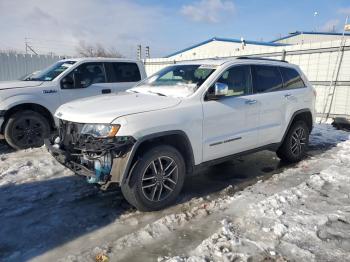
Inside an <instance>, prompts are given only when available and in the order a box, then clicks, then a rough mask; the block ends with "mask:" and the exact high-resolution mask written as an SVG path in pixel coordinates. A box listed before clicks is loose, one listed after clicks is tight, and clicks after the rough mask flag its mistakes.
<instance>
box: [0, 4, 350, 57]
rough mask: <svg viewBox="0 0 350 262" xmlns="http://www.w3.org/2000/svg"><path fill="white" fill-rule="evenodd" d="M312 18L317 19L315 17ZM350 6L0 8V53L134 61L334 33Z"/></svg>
mask: <svg viewBox="0 0 350 262" xmlns="http://www.w3.org/2000/svg"><path fill="white" fill-rule="evenodd" d="M315 12H318V15H316V16H315V15H314V13H315ZM346 15H350V0H293V1H290V0H192V1H184V0H176V1H175V0H163V1H160V0H159V1H155V0H128V1H126V0H80V1H72V0H60V1H52V0H0V49H16V50H19V51H22V52H23V51H24V50H25V44H24V41H25V38H26V37H27V38H28V42H29V43H30V45H31V46H32V47H33V49H34V50H35V51H37V52H39V53H49V52H54V53H56V54H61V55H64V54H66V55H74V54H75V53H76V46H77V45H78V44H79V42H80V41H84V42H85V43H87V44H95V43H100V44H102V45H103V46H106V47H113V48H116V49H117V50H118V51H119V52H120V53H122V54H123V55H124V56H126V57H135V54H136V45H137V44H142V46H146V45H149V46H150V49H151V56H152V57H159V56H164V55H167V54H169V53H172V52H174V51H177V50H180V49H182V48H185V47H188V46H190V45H192V44H196V43H198V42H201V41H204V40H206V39H209V38H211V37H214V36H217V37H229V38H236V39H240V38H241V37H244V38H245V39H246V40H264V41H270V40H272V39H274V38H277V37H279V36H280V35H286V34H287V33H288V32H293V31H296V30H299V31H312V30H315V29H316V30H318V31H328V30H330V29H332V28H335V29H336V30H338V31H340V30H341V29H342V27H343V23H344V20H345V17H346Z"/></svg>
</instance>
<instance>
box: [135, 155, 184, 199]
mask: <svg viewBox="0 0 350 262" xmlns="http://www.w3.org/2000/svg"><path fill="white" fill-rule="evenodd" d="M178 172H179V170H178V166H177V163H176V162H175V160H174V159H173V158H171V157H168V156H161V157H158V158H156V159H154V160H153V161H151V162H150V164H149V165H148V166H147V168H146V169H145V171H144V173H143V175H142V182H141V186H142V193H143V195H144V196H145V197H146V199H147V200H149V201H152V202H159V201H162V200H164V199H166V198H167V197H169V196H170V195H171V193H172V192H173V191H174V190H175V187H176V184H177V182H178Z"/></svg>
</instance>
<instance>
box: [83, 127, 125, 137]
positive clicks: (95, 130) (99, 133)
mask: <svg viewBox="0 0 350 262" xmlns="http://www.w3.org/2000/svg"><path fill="white" fill-rule="evenodd" d="M119 128H120V125H110V124H85V125H84V126H83V128H82V130H81V133H82V134H85V135H91V136H93V137H96V138H110V137H114V136H115V135H116V134H117V133H118V131H119Z"/></svg>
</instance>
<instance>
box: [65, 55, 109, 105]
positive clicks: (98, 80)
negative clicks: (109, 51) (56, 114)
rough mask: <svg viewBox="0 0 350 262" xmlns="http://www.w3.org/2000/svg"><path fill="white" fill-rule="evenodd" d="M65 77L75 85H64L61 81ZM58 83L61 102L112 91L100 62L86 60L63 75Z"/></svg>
mask: <svg viewBox="0 0 350 262" xmlns="http://www.w3.org/2000/svg"><path fill="white" fill-rule="evenodd" d="M66 79H69V80H75V85H66V86H64V85H63V83H62V82H63V81H65V80H66ZM60 84H61V89H60V94H61V104H64V103H67V102H69V101H72V100H76V99H79V98H85V97H91V96H96V95H101V94H111V93H112V92H113V90H112V88H111V86H110V84H108V83H107V78H106V73H105V69H104V64H103V63H102V62H88V63H84V64H81V65H79V66H78V67H77V68H75V69H74V70H73V71H72V72H70V73H69V74H68V75H67V76H65V77H64V78H63V79H62V80H61V83H60ZM64 87H66V88H64ZM67 87H68V88H67ZM69 87H70V88H69Z"/></svg>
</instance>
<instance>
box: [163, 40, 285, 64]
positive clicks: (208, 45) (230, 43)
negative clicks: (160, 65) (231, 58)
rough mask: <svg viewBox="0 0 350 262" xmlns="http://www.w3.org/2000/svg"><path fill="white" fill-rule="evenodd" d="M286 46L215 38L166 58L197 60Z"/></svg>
mask: <svg viewBox="0 0 350 262" xmlns="http://www.w3.org/2000/svg"><path fill="white" fill-rule="evenodd" d="M284 45H285V44H281V43H272V42H270V43H268V42H259V41H249V40H248V41H247V40H244V39H243V38H242V39H241V40H238V39H231V38H221V37H213V38H210V39H208V40H206V41H203V42H200V43H198V44H195V45H192V46H190V47H187V48H185V49H182V50H180V51H177V52H174V53H172V54H170V55H168V56H166V58H172V59H181V58H185V57H186V58H189V57H192V58H193V59H197V58H200V57H201V56H203V55H205V56H208V55H209V56H212V57H215V56H218V55H220V54H223V53H225V52H226V53H227V52H228V51H231V52H239V51H242V50H249V49H257V48H260V47H276V46H284Z"/></svg>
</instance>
